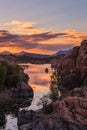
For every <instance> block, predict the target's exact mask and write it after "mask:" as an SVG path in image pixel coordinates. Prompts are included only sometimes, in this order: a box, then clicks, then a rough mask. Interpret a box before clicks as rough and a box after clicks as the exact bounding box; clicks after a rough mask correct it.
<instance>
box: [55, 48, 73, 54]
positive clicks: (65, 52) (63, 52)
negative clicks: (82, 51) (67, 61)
mask: <svg viewBox="0 0 87 130" xmlns="http://www.w3.org/2000/svg"><path fill="white" fill-rule="evenodd" d="M71 50H72V49H68V50H64V51H62V50H60V51H58V52H57V53H56V54H54V55H63V54H64V55H65V54H67V53H68V52H70V51H71Z"/></svg>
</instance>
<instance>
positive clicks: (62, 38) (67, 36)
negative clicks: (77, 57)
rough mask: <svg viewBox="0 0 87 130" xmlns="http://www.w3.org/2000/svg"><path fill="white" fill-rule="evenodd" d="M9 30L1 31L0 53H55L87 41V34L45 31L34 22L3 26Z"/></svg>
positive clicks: (14, 22)
mask: <svg viewBox="0 0 87 130" xmlns="http://www.w3.org/2000/svg"><path fill="white" fill-rule="evenodd" d="M2 25H4V26H5V27H6V29H7V30H3V29H4V28H5V27H3V26H2V30H1V31H0V51H4V50H6V51H7V50H8V51H11V52H19V51H23V50H24V51H28V52H34V51H35V52H36V53H47V54H49V53H54V52H55V51H58V50H62V49H68V48H72V47H73V46H75V45H79V44H80V42H81V41H82V40H83V39H87V33H84V32H77V31H75V30H72V29H69V30H64V31H63V32H55V31H53V30H45V29H42V28H38V27H34V26H33V25H35V23H34V22H22V21H17V20H14V21H12V22H10V23H4V24H2Z"/></svg>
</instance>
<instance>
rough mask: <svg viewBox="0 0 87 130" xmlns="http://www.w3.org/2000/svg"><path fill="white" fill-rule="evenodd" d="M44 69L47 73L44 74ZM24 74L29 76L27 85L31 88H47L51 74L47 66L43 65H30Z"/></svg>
mask: <svg viewBox="0 0 87 130" xmlns="http://www.w3.org/2000/svg"><path fill="white" fill-rule="evenodd" d="M46 68H48V69H49V73H46V72H45V69H46ZM26 72H27V73H28V74H29V77H30V80H29V84H30V85H31V87H34V86H36V87H39V86H40V87H44V86H46V87H49V85H50V75H51V73H52V70H51V67H50V65H49V64H45V65H34V64H30V65H29V68H28V69H27V70H26Z"/></svg>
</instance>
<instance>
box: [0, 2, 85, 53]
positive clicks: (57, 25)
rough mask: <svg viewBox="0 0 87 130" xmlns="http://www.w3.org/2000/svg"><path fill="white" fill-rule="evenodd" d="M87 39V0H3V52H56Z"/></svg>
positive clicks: (0, 28)
mask: <svg viewBox="0 0 87 130" xmlns="http://www.w3.org/2000/svg"><path fill="white" fill-rule="evenodd" d="M84 39H87V0H0V52H2V51H10V52H12V53H18V52H21V51H26V52H32V53H42V54H54V53H56V52H57V51H59V50H67V49H69V48H72V47H74V46H78V45H80V43H81V41H82V40H84Z"/></svg>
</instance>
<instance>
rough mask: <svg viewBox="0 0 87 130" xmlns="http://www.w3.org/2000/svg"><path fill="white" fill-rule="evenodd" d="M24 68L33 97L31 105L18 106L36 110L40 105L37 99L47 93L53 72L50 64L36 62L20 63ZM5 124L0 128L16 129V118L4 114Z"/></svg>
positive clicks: (5, 129) (6, 129)
mask: <svg viewBox="0 0 87 130" xmlns="http://www.w3.org/2000/svg"><path fill="white" fill-rule="evenodd" d="M21 65H22V67H24V68H25V70H24V72H25V73H27V74H28V75H29V78H30V79H29V85H30V86H31V87H32V88H33V90H34V98H33V101H32V103H31V106H28V107H25V108H20V110H21V109H26V110H30V109H32V110H38V109H40V108H41V107H42V106H38V105H37V103H38V102H39V99H40V98H41V97H42V96H43V95H46V94H48V93H49V87H50V76H51V74H52V72H53V70H52V69H51V65H50V64H43V65H36V64H21ZM46 68H48V73H46ZM6 120H7V121H6V126H5V128H4V129H1V130H18V128H17V118H16V117H15V116H14V115H12V114H8V115H6Z"/></svg>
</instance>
